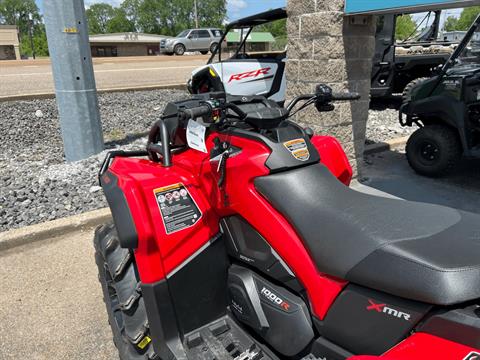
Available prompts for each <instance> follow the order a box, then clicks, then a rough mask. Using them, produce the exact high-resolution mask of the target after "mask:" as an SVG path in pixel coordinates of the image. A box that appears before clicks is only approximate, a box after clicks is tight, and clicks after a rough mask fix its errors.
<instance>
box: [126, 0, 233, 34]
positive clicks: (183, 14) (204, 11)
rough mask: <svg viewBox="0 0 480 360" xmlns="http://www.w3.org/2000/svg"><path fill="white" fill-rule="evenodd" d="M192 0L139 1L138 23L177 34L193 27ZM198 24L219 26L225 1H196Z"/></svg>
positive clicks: (146, 28) (151, 30) (149, 30)
mask: <svg viewBox="0 0 480 360" xmlns="http://www.w3.org/2000/svg"><path fill="white" fill-rule="evenodd" d="M193 1H194V0H175V1H172V0H142V1H140V4H139V7H138V25H137V27H138V28H140V29H141V30H142V31H143V32H146V33H152V34H162V35H177V34H178V33H179V32H180V31H182V30H185V29H188V28H193V27H195V19H194V2H193ZM197 6H198V19H199V25H200V26H202V27H207V26H208V27H219V26H221V25H222V23H223V20H224V19H225V17H226V13H227V8H226V0H197ZM129 16H132V14H130V15H129Z"/></svg>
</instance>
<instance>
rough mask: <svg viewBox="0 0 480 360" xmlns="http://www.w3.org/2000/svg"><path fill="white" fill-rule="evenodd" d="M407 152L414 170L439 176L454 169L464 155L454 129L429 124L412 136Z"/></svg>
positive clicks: (431, 175) (421, 173)
mask: <svg viewBox="0 0 480 360" xmlns="http://www.w3.org/2000/svg"><path fill="white" fill-rule="evenodd" d="M406 152H407V159H408V163H409V164H410V166H411V167H412V168H413V170H415V171H416V172H417V173H419V174H420V175H424V176H430V177H438V176H444V175H447V174H448V173H450V172H451V171H452V170H454V168H455V166H456V165H457V164H458V161H459V160H460V157H461V156H462V147H461V144H460V139H459V137H458V134H457V133H456V132H455V130H454V129H452V128H449V127H448V126H445V125H429V126H425V127H422V128H420V129H418V130H417V131H415V132H414V133H413V134H412V136H410V138H409V139H408V142H407V148H406Z"/></svg>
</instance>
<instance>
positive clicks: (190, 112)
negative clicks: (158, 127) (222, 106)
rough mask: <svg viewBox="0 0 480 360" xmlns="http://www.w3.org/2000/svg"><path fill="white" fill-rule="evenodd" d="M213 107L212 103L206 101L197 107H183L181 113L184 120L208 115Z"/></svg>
mask: <svg viewBox="0 0 480 360" xmlns="http://www.w3.org/2000/svg"><path fill="white" fill-rule="evenodd" d="M212 110H213V109H212V107H211V106H210V104H208V103H205V104H202V105H200V106H197V107H193V108H190V109H183V110H182V112H181V114H182V117H183V119H184V120H187V119H197V118H199V117H206V116H210V115H211V114H212Z"/></svg>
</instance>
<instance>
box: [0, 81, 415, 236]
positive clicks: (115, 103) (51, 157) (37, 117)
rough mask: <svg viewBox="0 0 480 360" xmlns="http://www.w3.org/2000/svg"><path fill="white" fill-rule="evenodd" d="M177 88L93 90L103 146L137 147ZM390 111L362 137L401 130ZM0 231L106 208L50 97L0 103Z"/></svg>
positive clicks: (89, 165)
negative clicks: (72, 156)
mask: <svg viewBox="0 0 480 360" xmlns="http://www.w3.org/2000/svg"><path fill="white" fill-rule="evenodd" d="M186 96H187V95H186V94H185V93H184V92H182V91H169V90H157V91H138V92H126V93H111V94H101V95H99V105H100V113H101V118H102V125H103V131H104V137H105V140H106V141H107V145H106V147H107V150H111V149H113V148H118V147H122V148H126V149H139V148H140V149H141V148H144V146H145V139H144V137H142V138H139V134H140V133H143V132H146V131H148V129H149V128H150V125H151V124H152V123H153V121H154V120H156V119H157V118H158V115H159V113H160V112H161V110H162V109H163V107H164V106H165V104H166V103H167V102H169V101H172V100H178V99H181V98H183V97H186ZM409 132H411V129H408V128H407V129H405V128H402V127H401V126H400V125H398V118H397V111H396V110H393V109H386V110H382V111H380V110H371V112H370V119H369V124H368V131H367V139H368V140H367V141H368V142H381V141H385V140H387V139H391V138H395V137H399V136H405V135H408V134H409ZM0 138H1V139H2V141H1V142H0V232H1V231H6V230H9V229H13V228H18V227H22V226H26V225H31V224H35V223H39V222H44V221H48V220H53V219H57V218H61V217H65V216H69V215H74V214H78V213H82V212H85V211H89V210H94V209H98V208H101V207H104V206H106V201H105V199H104V197H103V193H102V191H101V188H100V187H98V186H97V172H98V169H99V167H100V163H101V161H102V160H103V159H104V157H105V153H106V151H105V152H103V153H101V154H99V155H96V156H93V157H91V158H89V159H86V160H83V161H79V162H75V163H70V164H65V163H64V156H63V146H62V139H61V135H60V129H59V121H58V115H57V108H56V104H55V100H54V99H47V100H30V101H16V102H0Z"/></svg>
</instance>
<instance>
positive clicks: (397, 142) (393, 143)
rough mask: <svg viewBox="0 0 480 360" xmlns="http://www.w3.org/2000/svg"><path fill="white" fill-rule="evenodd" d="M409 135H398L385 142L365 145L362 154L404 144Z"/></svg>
mask: <svg viewBox="0 0 480 360" xmlns="http://www.w3.org/2000/svg"><path fill="white" fill-rule="evenodd" d="M409 137H410V136H404V137H399V138H396V139H392V140H387V141H385V142H381V143H376V144H371V145H367V146H365V151H364V152H363V153H364V155H372V154H376V153H380V152H384V151H388V150H392V149H397V148H399V147H401V146H404V145H405V144H406V143H407V141H408V138H409Z"/></svg>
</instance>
